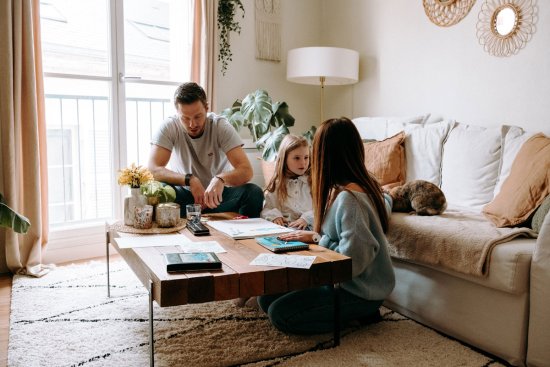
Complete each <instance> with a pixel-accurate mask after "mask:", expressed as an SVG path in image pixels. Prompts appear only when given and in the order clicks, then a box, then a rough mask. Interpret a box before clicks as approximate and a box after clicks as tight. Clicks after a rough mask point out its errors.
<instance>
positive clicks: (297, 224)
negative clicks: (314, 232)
mask: <svg viewBox="0 0 550 367" xmlns="http://www.w3.org/2000/svg"><path fill="white" fill-rule="evenodd" d="M288 226H289V227H291V228H298V229H306V228H307V222H306V220H305V219H304V218H298V219H296V220H295V221H294V222H290V223H288Z"/></svg>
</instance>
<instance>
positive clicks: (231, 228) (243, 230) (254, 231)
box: [208, 218, 294, 239]
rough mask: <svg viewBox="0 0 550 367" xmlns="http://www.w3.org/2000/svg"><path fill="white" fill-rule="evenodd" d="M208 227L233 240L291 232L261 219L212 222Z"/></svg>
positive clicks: (289, 229)
mask: <svg viewBox="0 0 550 367" xmlns="http://www.w3.org/2000/svg"><path fill="white" fill-rule="evenodd" d="M208 225H209V226H210V227H212V228H214V229H217V230H218V231H220V232H223V233H225V234H227V235H229V236H230V237H233V238H235V239H244V238H253V237H259V236H268V235H275V234H281V233H287V232H292V231H294V229H292V228H287V227H283V226H280V225H278V224H275V223H273V222H270V221H268V220H265V219H262V218H249V219H230V220H213V221H209V222H208Z"/></svg>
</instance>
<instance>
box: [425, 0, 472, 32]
mask: <svg viewBox="0 0 550 367" xmlns="http://www.w3.org/2000/svg"><path fill="white" fill-rule="evenodd" d="M475 2H476V0H422V3H423V4H424V11H425V12H426V15H427V16H428V18H430V20H431V21H432V23H434V24H436V25H438V26H440V27H450V26H452V25H455V24H456V23H458V22H460V21H461V20H462V19H463V18H464V17H465V16H466V15H468V13H469V12H470V9H472V6H473V5H474V3H475Z"/></svg>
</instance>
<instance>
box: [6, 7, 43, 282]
mask: <svg viewBox="0 0 550 367" xmlns="http://www.w3.org/2000/svg"><path fill="white" fill-rule="evenodd" d="M39 6H40V3H39V0H2V1H0V9H1V10H0V13H1V14H0V19H2V21H1V22H0V24H1V25H0V50H1V52H0V124H1V129H0V131H1V132H0V143H1V155H0V161H1V162H2V166H1V168H2V178H1V182H0V191H2V193H3V194H4V196H5V198H6V201H7V204H8V205H9V206H11V207H12V208H13V209H15V210H16V211H17V212H19V213H21V214H23V215H25V216H26V217H27V218H29V220H30V222H31V227H30V229H29V231H28V232H27V233H26V234H24V235H20V234H16V233H15V232H13V231H12V230H11V229H0V242H1V244H3V246H2V245H0V246H2V247H4V248H3V250H4V251H5V256H6V258H5V260H6V265H7V267H8V269H9V270H10V271H12V272H13V273H18V274H28V275H33V276H42V275H44V274H46V273H47V272H48V269H49V267H48V266H44V265H42V253H43V251H44V250H45V247H46V243H47V240H48V210H47V209H48V205H47V204H48V203H47V192H48V188H47V182H48V181H47V162H46V126H45V117H44V86H43V79H42V56H41V47H40V15H39Z"/></svg>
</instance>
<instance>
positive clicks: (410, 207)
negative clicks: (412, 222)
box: [388, 180, 447, 215]
mask: <svg viewBox="0 0 550 367" xmlns="http://www.w3.org/2000/svg"><path fill="white" fill-rule="evenodd" d="M388 193H389V195H390V196H391V197H392V199H393V209H392V211H394V212H405V213H411V214H417V215H438V214H441V213H443V212H444V211H445V209H446V208H447V200H446V199H445V194H444V193H443V191H441V189H440V188H439V187H437V185H434V184H433V183H431V182H429V181H424V180H414V181H410V182H407V183H405V184H404V185H401V186H397V187H394V188H392V189H390V190H389V192H388Z"/></svg>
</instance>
